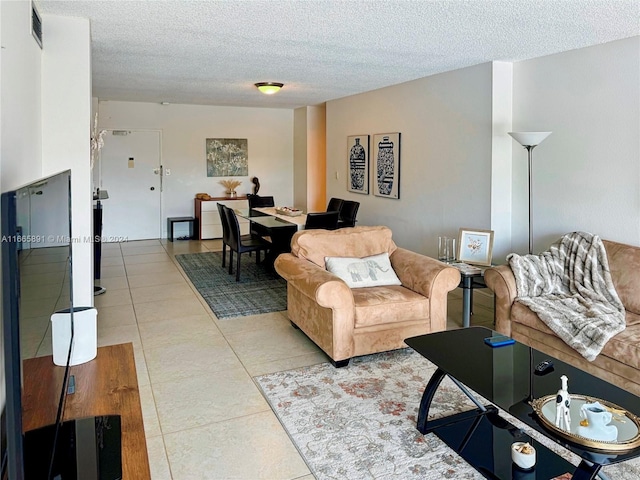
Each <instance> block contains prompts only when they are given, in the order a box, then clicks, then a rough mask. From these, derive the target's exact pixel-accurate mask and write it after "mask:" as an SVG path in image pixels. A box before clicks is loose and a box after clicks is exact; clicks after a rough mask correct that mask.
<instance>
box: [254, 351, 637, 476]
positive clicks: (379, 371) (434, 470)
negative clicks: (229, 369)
mask: <svg viewBox="0 0 640 480" xmlns="http://www.w3.org/2000/svg"><path fill="white" fill-rule="evenodd" d="M434 370H435V366H434V365H433V364H431V363H429V362H428V361H427V360H426V359H424V358H423V357H422V356H420V355H419V354H417V353H415V352H413V351H412V350H411V349H404V350H397V351H395V352H390V353H383V354H377V355H368V356H364V357H358V358H355V359H353V360H352V361H351V364H350V365H349V366H348V367H345V368H339V369H337V368H334V367H333V366H332V365H331V364H329V363H323V364H319V365H314V366H310V367H305V368H300V369H295V370H289V371H286V372H278V373H273V374H268V375H262V376H259V377H255V380H256V382H257V383H258V385H259V387H260V388H261V389H262V392H263V394H264V396H265V397H266V398H267V400H268V401H269V403H270V405H271V408H272V409H273V411H274V412H275V413H276V415H277V416H278V419H279V420H280V422H281V423H282V425H283V426H284V427H285V429H286V430H287V432H288V434H289V436H290V437H291V439H292V441H293V442H294V444H295V445H296V447H297V448H298V450H299V451H300V453H301V455H302V456H303V457H304V459H305V461H306V462H307V465H308V467H309V469H310V470H311V471H312V473H313V474H314V475H315V477H316V478H317V479H318V480H329V479H330V480H334V479H344V480H359V479H398V480H400V479H402V480H406V479H422V480H424V479H427V480H440V479H443V478H448V479H482V478H484V477H483V476H482V475H481V474H480V473H478V472H476V471H475V470H474V469H473V468H472V467H471V466H470V465H468V464H467V463H466V462H465V461H464V460H463V459H462V458H461V457H459V456H458V455H457V454H455V453H454V452H453V451H452V450H451V449H449V448H448V447H447V446H446V444H444V443H443V442H442V441H441V440H440V439H439V438H438V437H436V436H435V435H433V434H427V435H422V434H421V433H420V432H418V430H417V429H416V417H417V412H418V407H419V404H420V399H421V397H422V392H423V391H424V387H425V385H426V384H427V382H428V380H429V378H430V377H431V374H432V373H433V371H434ZM485 403H488V402H485ZM472 408H474V405H473V404H472V403H471V402H470V401H469V400H468V399H467V397H465V396H464V395H463V394H462V393H461V392H460V390H459V389H458V388H457V387H456V386H455V385H454V384H453V382H451V381H450V380H449V379H448V378H446V379H445V380H444V381H443V382H442V384H441V386H440V388H439V390H438V392H437V393H436V396H435V398H434V402H433V403H432V407H431V411H430V417H432V416H433V417H440V416H443V415H449V414H451V413H455V412H460V411H465V410H470V409H472ZM501 415H503V416H504V417H505V418H507V419H508V420H509V421H510V422H511V423H512V424H514V425H515V426H517V427H519V428H522V429H523V430H524V431H525V432H526V433H528V434H530V435H531V436H532V437H534V438H535V439H536V440H538V441H539V442H541V443H543V444H544V445H546V446H547V447H548V448H550V449H552V450H554V451H556V452H557V453H559V454H560V455H562V456H563V457H564V458H566V459H567V460H568V461H569V462H571V463H573V464H574V465H577V464H578V462H579V459H578V458H577V457H576V456H574V455H573V454H570V453H569V452H567V451H566V450H564V449H562V448H561V447H560V446H559V445H557V444H556V443H554V442H552V441H550V440H548V439H546V438H544V437H543V436H542V435H540V434H539V433H537V432H532V431H531V430H530V429H529V428H528V427H527V426H526V425H524V424H522V423H521V422H519V421H517V420H516V419H514V418H513V417H511V416H510V415H508V414H506V413H504V412H501ZM505 455H510V453H509V452H508V451H507V452H505ZM509 465H510V463H509ZM639 465H640V462H638V461H636V460H633V461H631V462H627V463H625V464H623V465H620V464H619V465H612V466H607V467H605V468H604V471H605V472H606V473H607V474H608V475H610V477H611V478H613V479H617V480H620V479H623V480H632V479H633V480H637V479H638V478H640V468H639ZM523 478H524V477H523ZM527 478H529V477H527ZM532 478H533V477H532Z"/></svg>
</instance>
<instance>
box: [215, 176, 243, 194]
mask: <svg viewBox="0 0 640 480" xmlns="http://www.w3.org/2000/svg"><path fill="white" fill-rule="evenodd" d="M218 183H220V185H222V186H223V187H225V188H226V189H227V191H226V194H227V196H228V197H229V198H236V197H237V196H238V193H237V192H236V188H238V187H239V186H240V185H242V182H241V181H240V180H236V179H235V178H225V179H224V180H220V182H218Z"/></svg>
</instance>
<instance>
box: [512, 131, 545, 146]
mask: <svg viewBox="0 0 640 480" xmlns="http://www.w3.org/2000/svg"><path fill="white" fill-rule="evenodd" d="M509 135H511V136H512V137H513V138H514V139H515V140H516V141H517V142H518V143H519V144H520V145H522V146H523V147H535V146H536V145H540V144H541V143H542V142H543V141H544V139H545V138H547V137H548V136H549V135H551V132H509Z"/></svg>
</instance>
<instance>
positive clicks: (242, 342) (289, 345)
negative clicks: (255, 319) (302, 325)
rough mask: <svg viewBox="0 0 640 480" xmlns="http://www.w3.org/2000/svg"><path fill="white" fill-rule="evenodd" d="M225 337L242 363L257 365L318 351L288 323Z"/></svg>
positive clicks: (303, 335) (300, 332)
mask: <svg viewBox="0 0 640 480" xmlns="http://www.w3.org/2000/svg"><path fill="white" fill-rule="evenodd" d="M226 338H227V340H228V342H229V345H231V348H233V351H234V352H236V354H237V355H238V358H240V361H241V362H242V363H243V364H244V365H258V364H263V363H268V362H274V361H278V360H283V359H286V358H290V357H297V356H300V355H307V354H310V353H317V352H319V351H320V349H319V348H318V347H317V346H316V345H315V344H314V343H313V342H312V341H311V340H309V339H308V338H307V336H306V335H305V334H304V333H302V331H300V330H297V329H295V328H293V327H292V326H290V325H288V326H285V327H278V328H273V329H271V330H254V331H247V332H243V333H235V334H232V335H226Z"/></svg>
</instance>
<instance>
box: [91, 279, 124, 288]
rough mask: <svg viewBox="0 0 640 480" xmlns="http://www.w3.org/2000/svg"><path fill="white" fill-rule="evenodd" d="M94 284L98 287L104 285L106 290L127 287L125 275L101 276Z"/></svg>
mask: <svg viewBox="0 0 640 480" xmlns="http://www.w3.org/2000/svg"><path fill="white" fill-rule="evenodd" d="M95 284H96V285H98V286H100V287H104V288H106V289H107V290H122V289H125V288H127V289H128V288H129V282H128V281H127V277H111V278H101V279H100V280H96V281H95Z"/></svg>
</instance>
